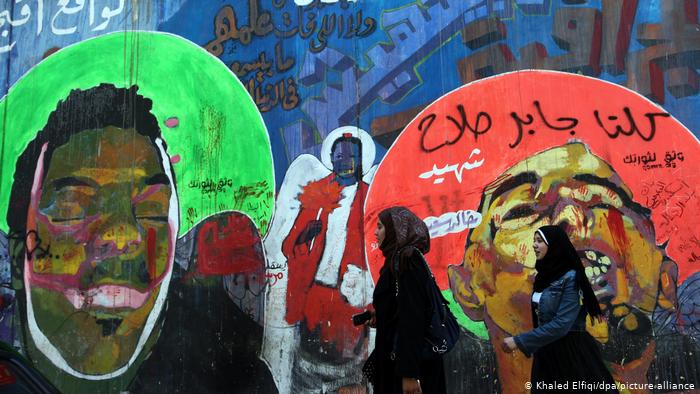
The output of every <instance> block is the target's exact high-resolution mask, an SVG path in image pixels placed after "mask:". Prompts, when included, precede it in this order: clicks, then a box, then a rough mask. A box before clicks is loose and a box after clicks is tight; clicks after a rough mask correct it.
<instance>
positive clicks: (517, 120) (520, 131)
mask: <svg viewBox="0 0 700 394" xmlns="http://www.w3.org/2000/svg"><path fill="white" fill-rule="evenodd" d="M510 117H511V118H513V120H514V121H515V125H516V126H517V127H518V136H517V138H516V139H515V142H513V143H512V144H508V146H509V147H511V148H515V147H516V146H518V145H519V144H520V141H522V140H523V125H526V126H529V125H531V124H532V122H534V121H535V118H533V117H532V115H530V114H527V120H524V119H523V118H521V117H520V116H519V115H518V114H517V113H515V112H511V113H510ZM528 132H529V133H530V134H534V132H535V130H532V129H530V130H528Z"/></svg>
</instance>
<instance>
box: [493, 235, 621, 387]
mask: <svg viewBox="0 0 700 394" xmlns="http://www.w3.org/2000/svg"><path fill="white" fill-rule="evenodd" d="M533 249H534V250H535V254H536V256H537V262H536V264H535V268H536V269H537V276H535V284H534V291H533V293H532V309H533V324H534V326H535V328H534V329H533V330H531V331H528V332H526V333H523V334H520V335H516V336H515V337H508V338H505V339H504V340H503V348H504V350H505V351H507V352H512V351H514V350H515V349H516V348H517V349H520V351H522V352H523V353H525V355H527V356H528V357H529V356H530V355H534V358H533V362H532V378H531V383H532V391H531V392H532V393H537V392H543V391H546V392H553V390H552V389H553V388H556V387H557V386H554V385H556V384H560V385H567V386H565V388H567V389H568V391H571V390H573V389H575V387H574V384H575V383H574V382H582V381H583V382H587V383H591V384H597V385H599V386H598V388H599V389H600V390H597V391H596V392H608V393H617V392H618V391H617V389H616V388H615V381H614V380H613V378H612V376H611V375H610V372H609V371H608V369H607V368H606V367H605V364H604V363H603V359H602V356H601V353H600V349H599V348H598V344H597V343H596V341H595V339H593V337H591V336H590V334H588V332H586V315H589V316H590V317H591V321H592V322H593V324H595V320H597V321H598V322H601V321H602V313H601V310H600V305H599V304H598V300H597V299H596V296H595V294H594V293H593V289H592V288H591V285H590V283H588V279H587V278H586V274H585V272H584V268H583V264H582V263H581V259H580V257H579V256H578V253H577V252H576V249H575V248H574V245H572V244H571V241H570V240H569V237H568V236H567V235H566V232H565V231H564V230H563V229H562V228H561V227H559V226H544V227H540V228H539V229H538V230H537V231H536V232H535V235H534V245H533ZM578 384H580V383H578ZM558 387H560V388H561V387H562V386H558ZM581 389H583V387H582V388H581Z"/></svg>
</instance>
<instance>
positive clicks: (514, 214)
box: [503, 205, 536, 221]
mask: <svg viewBox="0 0 700 394" xmlns="http://www.w3.org/2000/svg"><path fill="white" fill-rule="evenodd" d="M535 213H536V212H535V210H534V209H532V206H531V205H518V206H517V207H515V208H513V209H511V210H509V211H508V212H507V213H506V214H505V215H504V216H503V220H504V221H506V220H513V219H520V218H525V217H528V216H532V215H534V214H535Z"/></svg>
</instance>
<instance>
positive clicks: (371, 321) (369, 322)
mask: <svg viewBox="0 0 700 394" xmlns="http://www.w3.org/2000/svg"><path fill="white" fill-rule="evenodd" d="M368 311H369V313H371V314H372V317H370V318H369V320H367V322H365V324H366V325H368V326H370V327H372V328H377V313H376V312H374V309H368Z"/></svg>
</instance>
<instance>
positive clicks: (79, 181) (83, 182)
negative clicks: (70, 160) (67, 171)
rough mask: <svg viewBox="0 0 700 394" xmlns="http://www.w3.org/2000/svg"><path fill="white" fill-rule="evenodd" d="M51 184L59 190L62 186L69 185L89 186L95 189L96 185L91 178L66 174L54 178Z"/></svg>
mask: <svg viewBox="0 0 700 394" xmlns="http://www.w3.org/2000/svg"><path fill="white" fill-rule="evenodd" d="M51 184H52V185H53V187H54V190H61V189H63V188H64V187H71V186H85V187H91V188H93V189H97V188H98V186H97V184H96V183H95V182H94V181H92V180H91V179H87V178H79V177H74V176H66V177H63V178H58V179H54V180H53V181H52V182H51Z"/></svg>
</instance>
